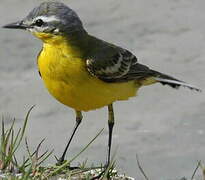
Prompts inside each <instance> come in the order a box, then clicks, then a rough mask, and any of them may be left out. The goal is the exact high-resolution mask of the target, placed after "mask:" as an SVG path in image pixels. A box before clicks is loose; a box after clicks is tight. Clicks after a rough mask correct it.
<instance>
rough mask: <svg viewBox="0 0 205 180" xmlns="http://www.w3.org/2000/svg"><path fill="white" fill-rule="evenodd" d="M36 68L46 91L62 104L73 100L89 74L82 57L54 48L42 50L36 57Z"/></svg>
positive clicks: (83, 86)
mask: <svg viewBox="0 0 205 180" xmlns="http://www.w3.org/2000/svg"><path fill="white" fill-rule="evenodd" d="M38 68H39V72H40V74H41V77H42V79H43V81H44V84H45V86H46V87H47V89H48V91H49V92H50V93H51V94H52V95H53V96H54V97H55V98H56V99H58V100H59V101H60V102H62V103H63V104H68V103H67V101H69V102H72V101H74V100H73V99H74V98H75V97H76V94H80V92H81V89H82V88H85V84H86V81H87V79H88V78H89V76H90V75H89V74H88V72H87V70H86V67H85V62H84V61H83V60H82V59H80V58H72V57H69V56H65V55H64V54H63V53H62V52H61V51H56V50H52V51H47V50H43V51H42V52H41V53H40V55H39V57H38Z"/></svg>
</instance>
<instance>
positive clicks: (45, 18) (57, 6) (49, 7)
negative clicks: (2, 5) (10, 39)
mask: <svg viewBox="0 0 205 180" xmlns="http://www.w3.org/2000/svg"><path fill="white" fill-rule="evenodd" d="M4 28H12V29H26V30H28V31H31V32H37V33H38V32H44V33H53V34H60V33H69V32H75V31H84V28H83V24H82V22H81V20H80V18H79V17H78V15H77V14H76V13H75V11H73V10H72V9H71V8H69V7H68V6H66V5H65V4H63V3H61V2H56V1H48V2H43V3H41V4H40V5H39V6H38V7H36V8H34V9H33V10H32V11H31V12H30V13H29V14H28V16H27V17H26V18H24V19H23V20H21V21H18V22H15V23H11V24H8V25H5V26H4Z"/></svg>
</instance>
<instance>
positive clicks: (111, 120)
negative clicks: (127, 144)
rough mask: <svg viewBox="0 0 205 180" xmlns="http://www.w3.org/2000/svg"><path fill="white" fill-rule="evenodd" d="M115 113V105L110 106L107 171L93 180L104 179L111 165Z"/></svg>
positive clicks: (92, 179)
mask: <svg viewBox="0 0 205 180" xmlns="http://www.w3.org/2000/svg"><path fill="white" fill-rule="evenodd" d="M114 123H115V121H114V112H113V105H112V104H110V105H108V128H109V138H108V153H107V162H106V165H105V169H104V170H103V171H102V172H101V173H100V174H99V175H97V176H95V177H93V178H91V180H97V179H100V177H102V175H103V174H104V173H105V172H106V170H107V168H108V167H109V165H110V152H111V145H112V131H113V126H114ZM107 179H110V178H109V173H108V177H107Z"/></svg>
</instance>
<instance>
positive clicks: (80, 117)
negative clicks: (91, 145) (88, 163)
mask: <svg viewBox="0 0 205 180" xmlns="http://www.w3.org/2000/svg"><path fill="white" fill-rule="evenodd" d="M82 119H83V116H82V113H81V111H76V124H75V127H74V129H73V131H72V134H71V136H70V139H69V141H68V144H67V145H66V148H65V150H64V152H63V155H62V156H61V158H60V159H59V160H58V163H60V164H62V163H63V161H64V160H65V155H66V152H67V150H68V147H69V145H70V143H71V141H72V139H73V136H74V135H75V132H76V130H77V129H78V126H79V125H80V123H81V121H82Z"/></svg>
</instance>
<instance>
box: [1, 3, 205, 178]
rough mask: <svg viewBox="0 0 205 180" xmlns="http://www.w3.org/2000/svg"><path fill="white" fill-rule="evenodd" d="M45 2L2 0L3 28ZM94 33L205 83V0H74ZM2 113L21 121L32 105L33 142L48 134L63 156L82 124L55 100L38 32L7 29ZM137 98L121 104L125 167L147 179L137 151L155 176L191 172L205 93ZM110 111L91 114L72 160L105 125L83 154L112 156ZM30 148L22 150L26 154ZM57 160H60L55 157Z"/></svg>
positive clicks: (120, 159) (120, 148) (201, 147)
mask: <svg viewBox="0 0 205 180" xmlns="http://www.w3.org/2000/svg"><path fill="white" fill-rule="evenodd" d="M40 2H42V1H41V0H1V4H0V17H1V19H0V26H2V25H4V24H6V23H10V22H13V21H16V20H19V19H21V18H23V17H24V16H25V15H27V13H28V12H29V11H30V10H31V9H32V8H33V7H35V6H37V5H38V4H39V3H40ZM62 2H65V3H66V4H67V5H69V6H70V7H72V8H73V9H75V10H76V12H77V13H78V14H79V16H80V17H81V19H82V21H83V22H84V25H85V27H86V29H87V30H88V32H90V33H91V34H93V35H95V36H98V37H99V38H102V39H104V40H106V41H109V42H112V43H115V44H117V45H120V46H122V47H124V48H127V49H129V50H131V51H132V52H133V53H134V54H135V55H136V56H137V57H138V59H139V61H140V62H141V63H143V64H146V65H149V66H150V67H152V68H153V69H156V70H159V71H161V72H166V73H167V74H170V75H174V76H175V77H177V78H179V79H182V80H184V81H187V82H189V83H192V84H195V85H197V86H199V87H200V88H201V89H205V80H204V68H205V51H204V49H205V12H204V7H205V1H204V0H195V1H193V0H152V1H151V0H126V1H125V0H103V1H102V0H86V1H85V0H75V1H74V0H69V1H62ZM0 44H1V48H0V77H1V80H0V95H1V96H0V97H1V98H0V115H1V116H4V117H6V122H5V123H6V124H7V125H9V124H11V122H12V121H11V117H16V121H17V126H19V125H21V124H22V120H23V118H24V116H25V114H26V112H27V110H28V109H29V107H31V106H32V105H34V104H36V107H35V109H34V110H33V112H32V114H31V116H30V120H29V127H28V129H27V133H26V134H27V137H28V139H29V143H30V146H31V148H33V149H34V148H35V147H36V145H37V144H38V143H39V142H40V141H41V140H42V139H43V138H44V137H45V138H46V141H45V143H44V146H43V149H44V150H45V149H50V150H52V149H54V150H55V151H54V154H55V155H57V156H60V155H61V153H62V151H63V149H64V147H65V143H66V142H67V139H68V137H69V134H70V132H71V130H72V128H73V125H74V123H75V119H74V118H75V117H74V112H73V110H72V109H70V108H68V107H65V106H64V105H62V104H60V103H58V102H57V101H56V100H55V99H54V98H52V97H51V96H50V95H49V94H48V92H47V90H46V89H45V87H44V85H43V83H42V81H41V79H40V77H39V75H38V71H37V67H36V56H37V54H38V52H39V51H40V49H41V46H42V43H41V42H40V41H39V40H38V39H36V38H34V37H33V36H32V35H31V34H29V33H27V32H23V31H18V30H7V29H0ZM138 94H139V95H138V97H135V98H132V99H130V101H126V102H117V103H115V104H114V108H115V117H116V124H115V127H114V136H113V151H114V150H115V149H117V155H116V159H117V166H118V168H119V169H120V171H121V172H123V173H126V174H128V175H130V176H133V177H136V178H139V179H142V176H141V174H140V172H139V170H138V168H137V163H136V158H135V156H136V153H137V154H138V156H139V157H140V161H141V162H142V166H143V168H144V169H145V170H146V172H147V175H148V176H149V177H150V178H151V179H163V180H164V179H177V178H180V177H183V176H187V177H190V176H191V175H192V172H193V169H194V168H195V166H196V164H197V160H205V153H204V152H205V138H204V135H205V134H204V133H205V132H204V129H205V118H204V117H205V111H204V110H205V96H204V93H203V92H202V93H196V92H193V91H189V90H187V89H183V88H181V89H180V90H173V89H171V88H169V87H166V86H164V87H163V86H161V85H159V84H156V85H153V86H149V87H144V88H142V89H141V90H140V91H139V93H138ZM106 110H107V109H106V108H102V109H99V110H96V111H91V112H88V113H86V114H85V113H84V119H83V123H82V124H81V126H80V128H79V131H78V132H77V134H76V136H75V138H74V140H73V142H72V145H71V148H70V149H69V152H68V158H69V157H72V156H73V155H74V154H76V153H77V152H79V151H80V150H81V149H82V147H83V146H84V145H85V144H86V143H87V142H89V140H90V139H91V138H92V137H94V136H95V135H96V134H97V132H98V131H99V130H100V129H101V128H103V127H104V128H105V130H104V132H103V134H102V135H101V136H100V137H98V139H97V140H96V141H95V142H94V143H93V144H92V146H91V147H90V148H89V149H88V150H87V151H86V152H85V153H84V154H83V155H81V156H80V158H79V159H78V161H79V162H82V161H83V160H85V159H86V158H88V163H89V164H91V163H93V162H94V163H95V164H96V165H97V164H100V163H104V162H105V156H106V152H107V138H108V131H107V111H106ZM24 150H25V149H24V146H23V145H22V148H21V150H20V152H19V156H22V152H23V151H24ZM52 162H55V159H54V158H51V159H50V160H49V163H52Z"/></svg>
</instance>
